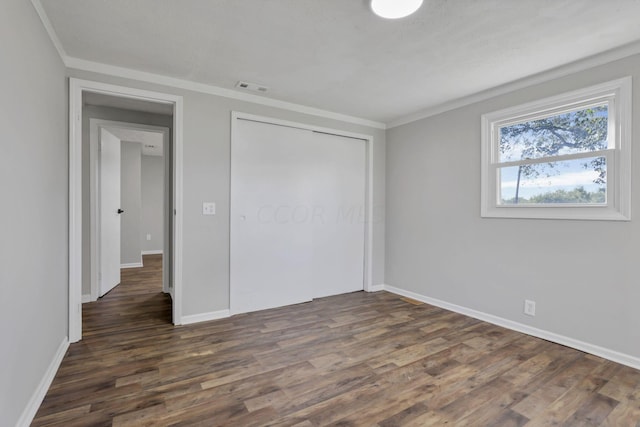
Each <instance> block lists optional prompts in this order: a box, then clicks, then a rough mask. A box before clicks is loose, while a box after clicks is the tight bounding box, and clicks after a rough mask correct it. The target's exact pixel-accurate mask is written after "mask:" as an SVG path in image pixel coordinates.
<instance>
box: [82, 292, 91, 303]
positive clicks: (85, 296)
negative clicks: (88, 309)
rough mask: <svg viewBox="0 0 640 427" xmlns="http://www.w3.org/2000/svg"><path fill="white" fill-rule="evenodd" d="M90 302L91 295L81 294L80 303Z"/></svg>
mask: <svg viewBox="0 0 640 427" xmlns="http://www.w3.org/2000/svg"><path fill="white" fill-rule="evenodd" d="M87 302H91V294H82V303H83V304H84V303H87Z"/></svg>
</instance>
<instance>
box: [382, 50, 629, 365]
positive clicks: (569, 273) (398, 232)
mask: <svg viewBox="0 0 640 427" xmlns="http://www.w3.org/2000/svg"><path fill="white" fill-rule="evenodd" d="M626 75H632V76H633V77H634V88H633V103H634V112H633V128H634V136H633V140H634V141H633V142H634V145H636V147H635V148H634V151H633V170H634V171H636V172H637V171H638V170H640V149H637V148H638V147H637V143H638V135H640V119H639V114H640V56H634V57H631V58H627V59H625V60H621V61H617V62H614V63H610V64H607V65H605V66H601V67H598V68H595V69H592V70H588V71H584V72H580V73H577V74H574V75H570V76H568V77H565V78H561V79H557V80H554V81H551V82H548V83H544V84H540V85H537V86H533V87H530V88H527V89H523V90H518V91H516V92H513V93H509V94H506V95H503V96H499V97H495V98H493V99H491V100H488V101H485V102H480V103H476V104H473V105H470V106H467V107H464V108H459V109H456V110H453V111H449V112H446V113H443V114H440V115H438V116H434V117H431V118H427V119H424V120H421V121H418V122H414V123H410V124H407V125H404V126H400V127H397V128H393V129H390V130H389V131H388V134H387V140H388V142H387V248H386V253H387V258H386V260H387V262H386V281H387V284H389V285H392V286H396V287H399V288H402V289H405V290H409V291H413V292H417V293H419V294H421V295H424V296H428V297H432V298H437V299H440V300H443V301H446V302H449V303H453V304H457V305H460V306H463V307H467V308H471V309H474V310H479V311H481V312H485V313H489V314H493V315H495V316H499V317H502V318H505V319H509V320H512V321H516V322H520V323H522V324H527V325H531V326H533V327H536V328H540V329H543V330H546V331H550V332H554V333H557V334H561V335H564V336H567V337H571V338H574V339H578V340H581V341H584V342H587V343H591V344H596V345H599V346H602V347H605V348H609V349H613V350H617V351H619V352H622V353H626V354H628V355H632V356H635V357H640V328H639V327H638V325H640V310H639V309H638V301H640V286H638V265H640V264H639V261H640V258H639V255H638V254H640V221H638V215H640V194H639V193H638V190H637V189H638V188H640V182H638V180H639V178H640V175H639V174H638V173H636V172H634V173H633V184H632V188H633V189H635V191H634V193H635V194H634V199H633V210H634V212H635V215H634V220H633V221H631V222H603V221H571V220H562V221H560V220H525V219H489V218H487V219H482V218H480V116H481V114H483V113H487V112H491V111H494V110H498V109H501V108H506V107H509V106H513V105H518V104H521V103H524V102H528V101H533V100H536V99H540V98H543V97H547V96H552V95H555V94H558V93H561V92H565V91H570V90H574V89H578V88H582V87H587V86H589V85H593V84H597V83H600V82H604V81H608V80H613V79H616V78H620V77H623V76H626ZM525 298H527V299H532V300H535V301H536V302H537V307H536V308H537V313H536V317H528V316H525V315H524V314H523V313H522V310H523V300H524V299H525Z"/></svg>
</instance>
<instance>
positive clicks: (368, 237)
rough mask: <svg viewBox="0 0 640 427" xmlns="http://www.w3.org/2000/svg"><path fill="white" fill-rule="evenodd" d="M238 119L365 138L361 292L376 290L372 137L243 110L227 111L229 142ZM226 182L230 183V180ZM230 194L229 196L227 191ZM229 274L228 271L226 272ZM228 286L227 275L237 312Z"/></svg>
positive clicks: (230, 280)
mask: <svg viewBox="0 0 640 427" xmlns="http://www.w3.org/2000/svg"><path fill="white" fill-rule="evenodd" d="M238 120H252V121H255V122H261V123H266V124H272V125H277V126H286V127H292V128H298V129H304V130H310V131H313V132H321V133H329V134H332V135H337V136H343V137H347V138H356V139H362V140H364V141H365V147H366V148H365V159H366V160H365V163H366V167H365V196H364V204H365V224H364V242H363V244H364V260H363V262H364V277H363V282H364V283H363V289H364V291H365V292H375V291H378V290H380V289H379V288H378V287H376V286H374V285H373V221H374V218H375V217H374V211H373V160H374V159H373V144H374V138H373V136H372V135H366V134H361V133H355V132H347V131H343V130H340V129H333V128H326V127H321V126H313V125H308V124H305V123H298V122H292V121H288V120H280V119H275V118H272V117H267V116H259V115H255V114H249V113H243V112H239V111H232V112H231V144H233V141H234V138H235V135H236V134H237V131H236V126H237V125H238ZM230 185H233V183H231V182H230ZM230 197H232V195H231V193H230ZM229 232H231V215H229ZM229 273H231V271H229ZM231 286H232V278H231V277H229V311H230V314H231V315H234V314H238V313H236V312H234V307H233V304H232V301H231V294H232V292H231Z"/></svg>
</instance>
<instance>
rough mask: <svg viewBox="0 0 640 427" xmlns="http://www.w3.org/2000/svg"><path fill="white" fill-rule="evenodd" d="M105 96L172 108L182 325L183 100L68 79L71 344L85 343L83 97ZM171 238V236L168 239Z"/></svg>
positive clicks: (176, 274) (178, 318)
mask: <svg viewBox="0 0 640 427" xmlns="http://www.w3.org/2000/svg"><path fill="white" fill-rule="evenodd" d="M83 92H94V93H102V94H105V95H111V96H117V97H121V98H130V99H138V100H143V101H149V102H156V103H161V104H170V105H173V138H172V139H173V141H172V142H173V144H172V148H173V153H172V154H173V156H172V162H173V165H172V166H173V168H172V169H173V170H172V172H173V174H172V178H173V247H172V249H173V250H172V253H173V260H172V261H173V275H172V276H173V290H174V291H173V295H172V296H173V298H172V312H173V323H174V325H180V324H182V262H183V260H182V257H183V254H182V252H183V250H182V248H183V210H182V207H183V98H182V96H178V95H171V94H166V93H161V92H152V91H147V90H141V89H134V88H129V87H125V86H117V85H112V84H107V83H100V82H95V81H90V80H82V79H76V78H73V77H72V78H70V79H69V307H68V308H69V342H72V343H73V342H77V341H80V340H81V339H82V113H83V112H82V107H83V105H82V94H83ZM166 237H169V236H166Z"/></svg>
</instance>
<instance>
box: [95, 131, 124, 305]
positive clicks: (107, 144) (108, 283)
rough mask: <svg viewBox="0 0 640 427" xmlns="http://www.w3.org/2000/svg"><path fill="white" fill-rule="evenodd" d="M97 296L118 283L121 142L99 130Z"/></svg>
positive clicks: (106, 132)
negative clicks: (98, 292)
mask: <svg viewBox="0 0 640 427" xmlns="http://www.w3.org/2000/svg"><path fill="white" fill-rule="evenodd" d="M99 147H100V154H99V155H100V171H99V174H100V177H99V186H100V209H99V222H100V238H99V239H100V267H99V269H100V273H99V282H100V296H103V295H104V294H106V293H107V292H109V291H110V290H111V289H113V288H114V287H115V286H116V285H118V284H119V283H120V218H121V214H122V211H121V209H120V161H121V159H120V147H121V141H120V139H119V138H117V137H116V136H115V135H113V134H112V133H110V132H109V131H107V130H105V129H103V128H100V144H99Z"/></svg>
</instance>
